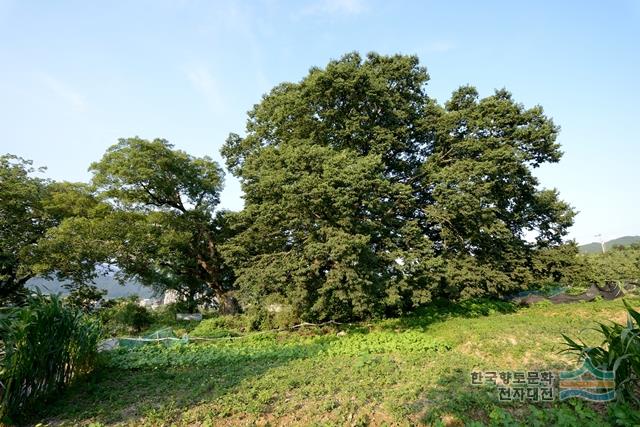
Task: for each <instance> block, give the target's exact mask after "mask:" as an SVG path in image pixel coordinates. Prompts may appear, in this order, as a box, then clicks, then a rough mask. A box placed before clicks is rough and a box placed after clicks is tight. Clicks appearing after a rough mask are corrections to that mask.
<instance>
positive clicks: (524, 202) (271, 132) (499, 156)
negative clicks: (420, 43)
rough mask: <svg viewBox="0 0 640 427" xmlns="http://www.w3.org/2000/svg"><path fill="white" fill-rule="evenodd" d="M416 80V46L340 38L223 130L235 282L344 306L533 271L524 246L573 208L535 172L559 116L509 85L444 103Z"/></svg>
mask: <svg viewBox="0 0 640 427" xmlns="http://www.w3.org/2000/svg"><path fill="white" fill-rule="evenodd" d="M428 80H429V76H428V74H427V71H426V69H425V68H423V67H421V66H420V65H419V62H418V59H417V57H414V56H403V55H395V56H382V55H378V54H373V53H372V54H369V55H368V56H367V57H366V58H362V57H361V56H360V55H358V54H357V53H353V54H348V55H345V56H344V57H342V58H341V59H339V60H334V61H331V62H330V63H329V64H328V65H327V66H326V67H325V68H324V69H321V68H312V69H311V70H310V72H309V74H308V75H307V76H306V77H305V78H304V79H302V80H301V81H300V82H298V83H283V84H281V85H278V86H277V87H275V88H274V89H273V90H272V91H271V92H270V93H269V94H267V95H265V96H264V98H263V99H262V101H261V102H260V103H259V104H257V105H256V106H255V107H254V108H253V110H252V111H251V112H250V113H249V118H248V121H247V132H246V136H245V137H240V136H239V135H237V134H231V135H230V136H229V138H228V139H227V142H226V143H225V145H224V147H223V149H222V154H223V156H224V157H225V160H226V163H227V166H228V168H229V169H230V171H231V172H232V173H233V174H235V175H236V176H237V177H238V178H240V180H241V183H242V188H243V191H244V198H245V208H244V210H243V211H242V212H240V213H238V214H236V215H234V217H233V224H234V228H235V231H236V233H237V234H236V235H235V237H233V238H232V239H231V240H230V241H229V242H228V243H227V244H225V247H224V252H225V254H226V256H227V258H228V260H229V262H231V263H232V264H233V265H234V267H235V269H236V275H237V282H236V284H237V286H238V287H239V288H240V290H241V292H242V294H243V295H244V296H245V298H248V300H252V301H256V300H258V299H260V298H265V297H268V296H270V297H274V296H275V297H280V298H281V299H282V300H283V301H286V302H288V303H290V304H292V305H293V306H294V307H295V308H296V310H298V314H299V315H300V316H301V317H305V318H350V317H366V316H371V315H378V314H382V313H385V312H386V313H388V312H398V311H404V310H410V309H412V308H413V307H415V306H417V305H420V304H423V303H425V302H428V301H429V300H431V299H432V298H434V297H440V296H444V297H448V298H461V297H462V298H464V297H472V296H482V295H501V294H504V293H507V292H510V291H513V290H514V289H518V288H522V287H526V286H527V285H528V284H529V283H530V282H531V280H532V278H533V275H534V274H535V268H533V264H534V262H533V257H534V250H535V249H536V248H544V247H553V246H557V245H559V244H560V243H561V241H562V237H563V236H564V235H565V234H566V229H567V227H568V226H570V225H571V223H572V219H573V212H572V210H571V208H570V207H569V206H568V205H567V204H566V203H564V202H562V201H561V200H560V199H559V198H558V194H557V192H556V191H555V190H545V189H540V188H539V183H538V181H537V179H536V178H535V177H534V176H533V174H532V169H533V168H536V167H538V166H539V165H541V164H543V163H546V162H557V161H558V160H559V159H560V157H561V152H560V150H559V146H558V145H557V144H556V142H555V140H556V136H557V133H558V128H557V127H556V126H555V125H554V123H553V122H552V120H551V119H549V118H548V117H546V116H545V115H544V113H543V110H542V108H541V107H539V106H536V107H533V108H530V109H526V108H524V107H523V106H522V105H521V104H518V103H516V102H515V101H514V100H513V99H512V96H511V94H509V93H508V92H507V91H506V90H498V91H496V92H495V94H494V95H492V96H489V97H487V98H484V99H480V98H479V96H478V93H477V91H476V90H475V89H474V88H473V87H469V86H464V87H461V88H459V89H458V90H456V91H455V92H454V93H453V94H452V96H451V99H450V100H448V101H447V102H446V103H444V105H440V104H438V103H437V102H436V101H435V100H433V99H431V98H430V97H429V96H428V95H427V91H426V83H427V81H428ZM528 236H534V239H535V242H529V241H528V240H527V237H528Z"/></svg>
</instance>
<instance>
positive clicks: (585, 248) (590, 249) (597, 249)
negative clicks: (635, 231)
mask: <svg viewBox="0 0 640 427" xmlns="http://www.w3.org/2000/svg"><path fill="white" fill-rule="evenodd" d="M638 242H640V236H624V237H618V238H617V239H613V240H609V241H608V242H605V244H604V245H605V249H606V250H609V249H611V248H613V247H614V246H627V245H630V244H632V243H638ZM578 249H579V250H580V252H582V253H585V254H595V253H601V252H602V245H600V242H592V243H587V244H586V245H580V246H578Z"/></svg>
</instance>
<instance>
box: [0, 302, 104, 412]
mask: <svg viewBox="0 0 640 427" xmlns="http://www.w3.org/2000/svg"><path fill="white" fill-rule="evenodd" d="M0 323H2V326H1V327H0V333H1V334H2V336H1V339H2V344H3V346H4V353H5V354H4V357H3V358H2V359H1V361H0V366H1V368H2V369H1V371H0V381H1V382H2V391H1V393H2V394H1V397H0V417H2V418H3V420H5V421H7V420H9V421H10V420H11V418H14V417H19V415H20V414H24V413H25V410H26V409H27V408H29V407H31V406H32V405H33V404H34V403H35V402H37V401H39V400H41V399H44V398H46V397H47V396H50V395H51V394H52V393H55V392H56V391H58V390H60V389H61V388H63V387H64V386H66V385H67V384H69V383H70V382H71V381H72V380H73V379H74V378H76V377H77V376H78V375H80V374H83V373H86V372H88V371H90V370H91V369H92V368H93V366H94V362H95V356H96V347H97V342H98V338H99V337H100V325H99V323H98V322H96V321H95V320H93V319H90V318H89V317H87V316H86V315H85V314H83V313H82V311H80V310H78V309H75V308H73V307H69V306H66V305H64V304H63V303H62V301H61V300H60V298H59V297H58V296H44V295H41V294H37V295H35V296H33V297H31V298H30V299H29V300H28V302H27V305H26V306H25V307H20V308H13V309H8V310H5V311H4V312H3V313H2V322H0Z"/></svg>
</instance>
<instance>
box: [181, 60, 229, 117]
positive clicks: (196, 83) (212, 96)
mask: <svg viewBox="0 0 640 427" xmlns="http://www.w3.org/2000/svg"><path fill="white" fill-rule="evenodd" d="M185 73H186V75H187V78H188V79H189V81H190V82H191V84H192V85H193V87H194V88H195V89H196V90H197V91H198V92H200V93H201V94H202V95H203V96H204V97H205V99H206V100H207V103H208V104H209V106H210V107H211V108H212V109H213V110H215V111H221V110H222V109H223V106H224V97H223V95H222V91H221V90H220V85H219V84H218V82H217V80H216V79H215V77H214V76H213V74H212V73H211V71H210V70H209V69H208V68H207V67H205V66H202V65H197V66H193V67H188V68H187V69H186V70H185Z"/></svg>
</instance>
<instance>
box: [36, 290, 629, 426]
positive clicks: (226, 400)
mask: <svg viewBox="0 0 640 427" xmlns="http://www.w3.org/2000/svg"><path fill="white" fill-rule="evenodd" d="M630 302H632V304H633V305H635V306H640V300H639V299H635V300H630ZM624 319H625V314H624V309H623V305H622V301H620V300H617V301H599V302H594V303H581V304H573V305H556V306H545V305H539V306H534V307H532V308H525V309H516V308H515V307H514V306H511V305H509V304H506V303H473V304H466V305H463V306H459V307H457V308H455V309H451V308H450V309H445V308H442V309H437V308H431V309H428V310H425V311H422V312H421V313H419V314H416V315H414V316H410V317H405V318H400V319H392V320H384V321H378V322H372V323H364V324H357V325H337V326H322V327H311V328H300V329H298V330H296V331H289V332H273V331H271V332H263V333H249V334H245V335H241V336H240V337H236V338H233V339H214V340H211V341H205V342H204V343H199V344H198V343H190V344H188V345H184V346H174V347H169V348H165V347H161V346H147V347H145V348H141V349H137V350H133V351H131V350H130V351H120V350H118V351H115V352H113V353H110V354H108V355H106V356H105V358H104V360H103V361H102V367H101V368H100V369H99V371H98V372H97V373H96V374H94V375H93V376H92V377H91V378H89V379H88V380H86V381H85V382H82V383H79V384H77V385H76V386H74V387H72V388H71V389H69V390H67V391H66V392H65V393H64V394H62V395H61V396H59V398H58V399H57V400H55V401H53V402H50V404H49V405H48V406H44V407H42V408H41V409H40V410H39V413H37V414H34V416H33V417H32V418H33V422H34V423H37V422H43V423H53V424H56V425H60V424H63V425H88V424H90V423H94V424H92V425H93V426H96V425H102V424H121V425H184V426H187V425H189V426H191V425H197V426H221V425H222V426H224V425H401V426H409V425H416V424H427V425H456V426H457V425H463V424H462V423H472V424H471V425H484V424H492V425H521V424H522V425H557V424H562V425H608V424H609V422H610V420H609V419H607V416H608V415H607V413H606V410H605V409H604V408H603V406H601V405H600V406H591V405H590V404H587V403H585V402H583V401H573V402H570V403H559V402H554V403H545V404H543V403H533V404H532V403H526V402H524V403H499V402H498V399H497V392H496V389H495V387H491V386H482V387H478V386H472V385H471V378H470V373H471V372H472V371H474V370H475V371H477V370H494V371H500V370H523V371H524V370H554V371H555V370H562V369H567V368H575V367H576V366H577V362H576V360H575V358H574V357H573V356H570V355H566V354H559V353H558V352H559V351H560V350H561V349H562V348H563V344H562V338H561V334H562V333H565V334H568V335H570V336H580V337H582V338H584V339H585V340H586V341H587V342H593V343H595V341H596V340H597V337H596V336H595V335H594V334H593V331H590V330H588V329H587V328H589V327H590V326H592V325H593V324H594V321H597V320H600V321H605V320H616V321H623V320H624ZM221 320H223V319H221ZM223 324H224V322H222V321H210V323H209V324H208V325H207V324H205V325H201V327H200V328H199V329H200V332H201V333H200V335H207V329H208V332H209V333H210V336H216V335H217V336H220V334H219V333H218V332H221V331H222V330H218V331H216V329H217V328H219V327H220V326H219V325H223ZM206 326H209V328H207V327H206ZM222 329H224V328H222ZM222 332H224V331H222ZM236 332H239V333H241V331H236Z"/></svg>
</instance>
